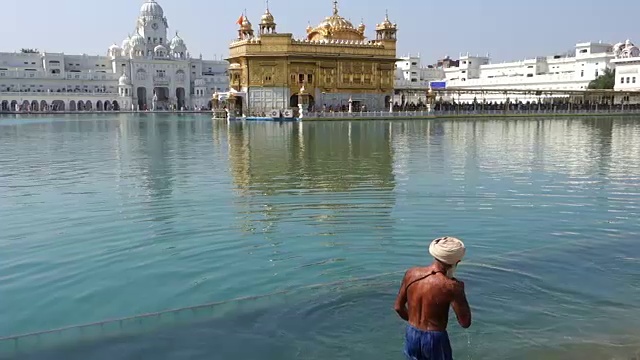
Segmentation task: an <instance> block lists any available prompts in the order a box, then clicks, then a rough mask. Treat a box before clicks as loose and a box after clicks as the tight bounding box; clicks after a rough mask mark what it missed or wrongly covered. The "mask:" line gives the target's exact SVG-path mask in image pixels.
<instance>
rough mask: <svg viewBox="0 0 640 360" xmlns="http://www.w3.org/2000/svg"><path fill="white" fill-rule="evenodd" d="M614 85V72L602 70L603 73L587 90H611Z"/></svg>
mask: <svg viewBox="0 0 640 360" xmlns="http://www.w3.org/2000/svg"><path fill="white" fill-rule="evenodd" d="M615 84H616V72H615V70H611V69H608V68H607V69H604V73H603V74H602V75H600V76H598V77H597V78H596V79H595V80H592V81H591V82H590V83H589V86H588V88H589V89H592V90H596V89H597V90H602V89H613V87H614V86H615Z"/></svg>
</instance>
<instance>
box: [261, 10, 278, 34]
mask: <svg viewBox="0 0 640 360" xmlns="http://www.w3.org/2000/svg"><path fill="white" fill-rule="evenodd" d="M275 33H276V22H275V19H274V18H273V15H272V14H271V12H270V11H269V2H267V9H266V10H265V11H264V14H263V15H262V18H261V19H260V35H263V34H275Z"/></svg>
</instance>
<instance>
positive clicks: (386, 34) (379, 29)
mask: <svg viewBox="0 0 640 360" xmlns="http://www.w3.org/2000/svg"><path fill="white" fill-rule="evenodd" d="M397 32H398V25H396V24H392V23H391V21H389V13H388V12H387V14H386V15H385V17H384V21H383V22H382V24H377V25H376V40H378V41H392V42H395V41H396V40H397V37H396V34H397Z"/></svg>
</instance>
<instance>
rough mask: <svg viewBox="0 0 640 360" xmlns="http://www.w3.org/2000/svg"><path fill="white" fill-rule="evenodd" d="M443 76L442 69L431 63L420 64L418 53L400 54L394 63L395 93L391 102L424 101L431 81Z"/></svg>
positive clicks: (415, 102)
mask: <svg viewBox="0 0 640 360" xmlns="http://www.w3.org/2000/svg"><path fill="white" fill-rule="evenodd" d="M443 77H444V72H443V70H442V69H438V68H436V67H435V66H433V65H427V66H425V65H422V63H421V62H420V55H419V54H418V56H415V55H414V56H412V55H411V54H409V55H407V56H402V57H399V58H398V61H396V64H395V80H394V88H395V90H396V91H395V93H394V96H393V102H394V103H398V104H402V103H403V100H404V102H405V103H414V104H417V103H418V102H420V101H422V102H423V103H425V102H426V94H427V90H429V85H430V84H431V82H432V81H439V80H441V79H442V78H443Z"/></svg>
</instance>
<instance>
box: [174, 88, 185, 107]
mask: <svg viewBox="0 0 640 360" xmlns="http://www.w3.org/2000/svg"><path fill="white" fill-rule="evenodd" d="M176 99H177V100H178V110H182V108H183V107H185V102H184V99H185V91H184V88H181V87H179V88H177V89H176Z"/></svg>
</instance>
